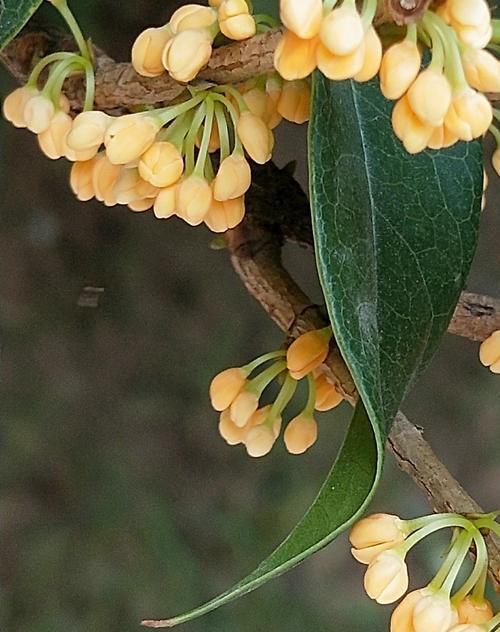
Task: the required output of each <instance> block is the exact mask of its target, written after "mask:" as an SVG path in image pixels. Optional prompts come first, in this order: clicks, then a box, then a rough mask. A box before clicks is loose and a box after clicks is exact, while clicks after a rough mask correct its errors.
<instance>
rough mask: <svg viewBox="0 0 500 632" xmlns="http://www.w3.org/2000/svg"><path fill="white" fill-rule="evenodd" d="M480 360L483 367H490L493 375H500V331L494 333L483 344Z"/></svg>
mask: <svg viewBox="0 0 500 632" xmlns="http://www.w3.org/2000/svg"><path fill="white" fill-rule="evenodd" d="M479 359H480V360H481V364H482V365H484V366H489V367H490V371H491V372H492V373H499V374H500V330H498V331H494V332H493V333H492V334H491V336H489V337H488V338H486V340H485V341H484V342H483V343H482V344H481V347H480V350H479Z"/></svg>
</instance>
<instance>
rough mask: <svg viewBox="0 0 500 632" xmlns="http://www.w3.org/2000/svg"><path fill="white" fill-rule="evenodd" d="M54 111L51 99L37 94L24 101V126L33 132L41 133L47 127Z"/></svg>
mask: <svg viewBox="0 0 500 632" xmlns="http://www.w3.org/2000/svg"><path fill="white" fill-rule="evenodd" d="M55 113H56V110H55V107H54V104H53V102H52V101H51V99H49V98H47V97H46V96H44V95H43V94H37V95H35V96H34V97H31V99H28V100H27V101H26V105H25V106H24V112H23V116H24V120H25V122H26V127H27V128H28V129H29V130H30V132H33V133H35V134H41V133H42V132H44V131H45V130H46V129H48V128H49V125H50V122H51V121H52V119H53V118H54V115H55Z"/></svg>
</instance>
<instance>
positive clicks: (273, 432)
mask: <svg viewBox="0 0 500 632" xmlns="http://www.w3.org/2000/svg"><path fill="white" fill-rule="evenodd" d="M270 410H271V406H265V407H264V408H261V409H260V410H257V411H256V412H255V413H254V414H253V415H252V417H251V418H250V419H249V421H248V426H250V427H251V429H250V430H249V431H248V433H247V434H246V436H245V439H244V444H245V447H246V450H247V453H248V455H249V456H251V457H254V458H259V457H262V456H265V455H266V454H269V452H271V450H272V448H273V446H274V444H275V443H276V439H277V438H278V436H279V433H280V429H281V417H276V418H275V419H274V420H273V424H272V427H270V426H269V425H267V424H266V425H264V422H265V421H266V419H267V416H268V414H269V411H270Z"/></svg>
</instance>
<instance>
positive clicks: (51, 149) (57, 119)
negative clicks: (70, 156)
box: [38, 110, 73, 160]
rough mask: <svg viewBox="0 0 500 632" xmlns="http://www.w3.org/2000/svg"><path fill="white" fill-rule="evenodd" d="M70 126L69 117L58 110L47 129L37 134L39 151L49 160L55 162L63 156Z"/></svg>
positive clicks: (71, 121)
mask: <svg viewBox="0 0 500 632" xmlns="http://www.w3.org/2000/svg"><path fill="white" fill-rule="evenodd" d="M72 125H73V119H72V118H71V116H70V115H69V114H66V112H63V111H62V110H59V112H56V114H55V115H54V118H53V119H52V120H51V122H50V125H49V127H48V128H47V129H46V130H45V131H44V132H41V133H40V134H38V144H39V145H40V149H41V150H42V151H43V153H44V154H45V155H46V156H47V157H48V158H50V159H51V160H57V159H58V158H61V157H62V156H64V155H65V153H66V138H67V136H68V133H69V131H70V130H71V126H72Z"/></svg>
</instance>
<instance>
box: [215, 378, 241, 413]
mask: <svg viewBox="0 0 500 632" xmlns="http://www.w3.org/2000/svg"><path fill="white" fill-rule="evenodd" d="M246 379H247V373H246V372H245V371H244V370H243V369H241V368H234V369H226V370H225V371H222V373H219V374H218V375H216V376H215V377H214V379H213V380H212V382H211V384H210V401H211V402H212V407H213V408H214V409H215V410H218V411H219V412H222V411H223V410H226V408H229V406H231V404H232V403H233V401H234V400H235V399H236V396H237V395H238V393H239V392H240V391H241V389H242V388H243V386H244V385H245V382H246Z"/></svg>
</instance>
